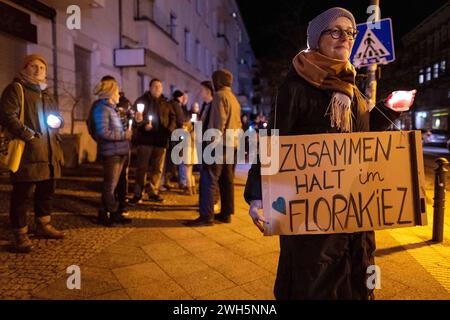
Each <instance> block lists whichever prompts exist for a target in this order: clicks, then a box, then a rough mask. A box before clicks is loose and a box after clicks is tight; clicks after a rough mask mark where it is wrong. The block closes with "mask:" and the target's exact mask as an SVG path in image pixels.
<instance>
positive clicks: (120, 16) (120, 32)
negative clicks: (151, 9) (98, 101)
mask: <svg viewBox="0 0 450 320" xmlns="http://www.w3.org/2000/svg"><path fill="white" fill-rule="evenodd" d="M138 3H139V2H138ZM122 31H123V20H122V0H119V48H120V49H122ZM119 69H120V83H121V84H122V90H123V68H122V67H121V68H119Z"/></svg>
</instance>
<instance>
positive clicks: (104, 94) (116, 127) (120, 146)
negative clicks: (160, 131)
mask: <svg viewBox="0 0 450 320" xmlns="http://www.w3.org/2000/svg"><path fill="white" fill-rule="evenodd" d="M94 94H95V95H96V96H97V99H98V100H97V101H95V102H94V105H93V107H92V109H91V112H90V118H89V128H90V129H89V132H90V133H91V134H94V140H95V141H97V155H98V157H99V158H100V159H101V161H102V163H103V187H102V205H101V208H100V210H99V212H98V223H99V224H103V225H105V226H110V225H111V224H113V223H119V224H128V223H131V219H128V218H125V217H124V216H123V211H122V210H120V208H119V202H118V201H117V200H118V199H117V198H116V195H115V189H116V187H117V184H118V182H119V179H120V175H121V172H122V169H123V167H124V166H125V164H126V161H127V159H128V157H129V153H130V141H131V137H132V131H131V130H129V129H127V128H125V127H124V125H123V124H122V121H121V119H120V117H119V114H118V113H117V110H116V105H117V104H118V103H119V99H120V95H119V85H118V83H117V81H115V80H103V81H100V82H99V83H98V84H97V86H96V87H95V90H94Z"/></svg>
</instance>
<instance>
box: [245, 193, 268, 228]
mask: <svg viewBox="0 0 450 320" xmlns="http://www.w3.org/2000/svg"><path fill="white" fill-rule="evenodd" d="M262 208H263V206H262V201H261V200H252V201H251V202H250V209H249V210H248V214H249V215H250V217H251V218H252V220H253V223H254V224H255V226H257V227H258V229H259V230H260V231H261V232H264V223H265V222H267V221H266V220H265V219H264V217H263V216H261V215H259V213H258V211H259V210H262Z"/></svg>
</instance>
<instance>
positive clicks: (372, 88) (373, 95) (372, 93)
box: [366, 0, 380, 105]
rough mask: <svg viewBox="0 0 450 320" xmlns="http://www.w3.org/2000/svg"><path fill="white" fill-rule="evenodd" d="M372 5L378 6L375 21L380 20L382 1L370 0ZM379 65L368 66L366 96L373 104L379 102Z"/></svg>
mask: <svg viewBox="0 0 450 320" xmlns="http://www.w3.org/2000/svg"><path fill="white" fill-rule="evenodd" d="M370 5H371V6H376V9H375V10H376V12H375V17H376V18H375V21H379V20H380V10H379V9H380V7H379V5H380V1H379V0H370ZM377 68H378V65H376V64H372V65H370V66H368V67H367V85H366V96H367V98H369V100H370V101H371V103H372V105H375V104H376V102H377V78H376V72H377Z"/></svg>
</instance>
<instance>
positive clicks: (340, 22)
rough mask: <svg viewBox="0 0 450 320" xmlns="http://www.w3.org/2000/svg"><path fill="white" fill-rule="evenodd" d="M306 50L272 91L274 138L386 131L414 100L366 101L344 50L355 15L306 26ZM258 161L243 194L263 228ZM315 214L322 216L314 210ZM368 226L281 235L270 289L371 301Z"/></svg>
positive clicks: (295, 295) (333, 13) (339, 14)
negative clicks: (337, 231)
mask: <svg viewBox="0 0 450 320" xmlns="http://www.w3.org/2000/svg"><path fill="white" fill-rule="evenodd" d="M307 33H308V49H306V50H304V51H301V52H300V53H299V54H297V55H296V56H295V57H294V59H293V61H292V66H291V69H290V70H289V72H288V74H287V76H286V78H285V80H284V81H283V83H282V84H281V86H280V87H279V88H278V94H277V99H276V100H275V101H276V103H275V104H274V106H273V107H272V110H271V116H270V120H269V128H271V129H278V130H279V134H280V136H288V135H302V134H320V133H324V134H325V133H345V132H363V131H382V130H386V129H387V128H388V127H389V126H390V125H391V123H392V121H393V120H394V119H396V118H397V117H398V116H399V115H400V113H399V112H397V110H399V109H397V108H400V109H403V110H408V109H409V108H410V107H411V105H412V101H409V102H405V103H398V104H395V103H394V104H389V105H388V104H387V103H385V101H386V100H383V101H381V102H379V103H377V104H376V105H375V106H371V105H370V103H369V101H368V100H367V99H366V98H365V97H364V96H363V94H362V93H361V92H360V91H359V89H358V88H357V87H356V85H355V76H356V71H355V68H354V66H353V65H352V64H351V63H350V61H349V58H350V53H351V51H352V47H353V44H354V40H355V37H356V33H357V31H356V23H355V18H354V17H353V15H352V14H351V13H350V12H349V11H348V10H345V9H343V8H331V9H329V10H327V11H325V12H323V13H321V14H319V15H318V16H317V17H315V18H314V19H313V20H311V22H310V23H309V25H308V30H307ZM260 169H261V166H260V164H259V163H257V164H254V165H252V167H251V169H250V171H249V173H248V179H247V183H246V186H245V192H244V197H245V200H246V202H247V203H248V204H249V205H250V209H249V215H250V217H251V218H252V220H253V223H254V224H255V225H256V226H257V227H258V229H260V230H261V231H263V230H264V218H263V217H262V216H261V215H260V210H261V209H262V187H261V171H260ZM319 214H320V213H319ZM374 250H375V235H374V232H373V231H369V232H359V233H349V234H319V235H290V236H283V235H281V236H280V256H279V262H278V271H277V276H276V281H275V288H274V294H275V297H276V299H278V300H287V299H358V300H367V299H373V297H374V295H373V290H371V289H369V288H368V287H367V285H366V283H367V281H366V280H367V277H368V275H367V273H366V272H367V268H368V266H370V265H374V264H375V262H374Z"/></svg>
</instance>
